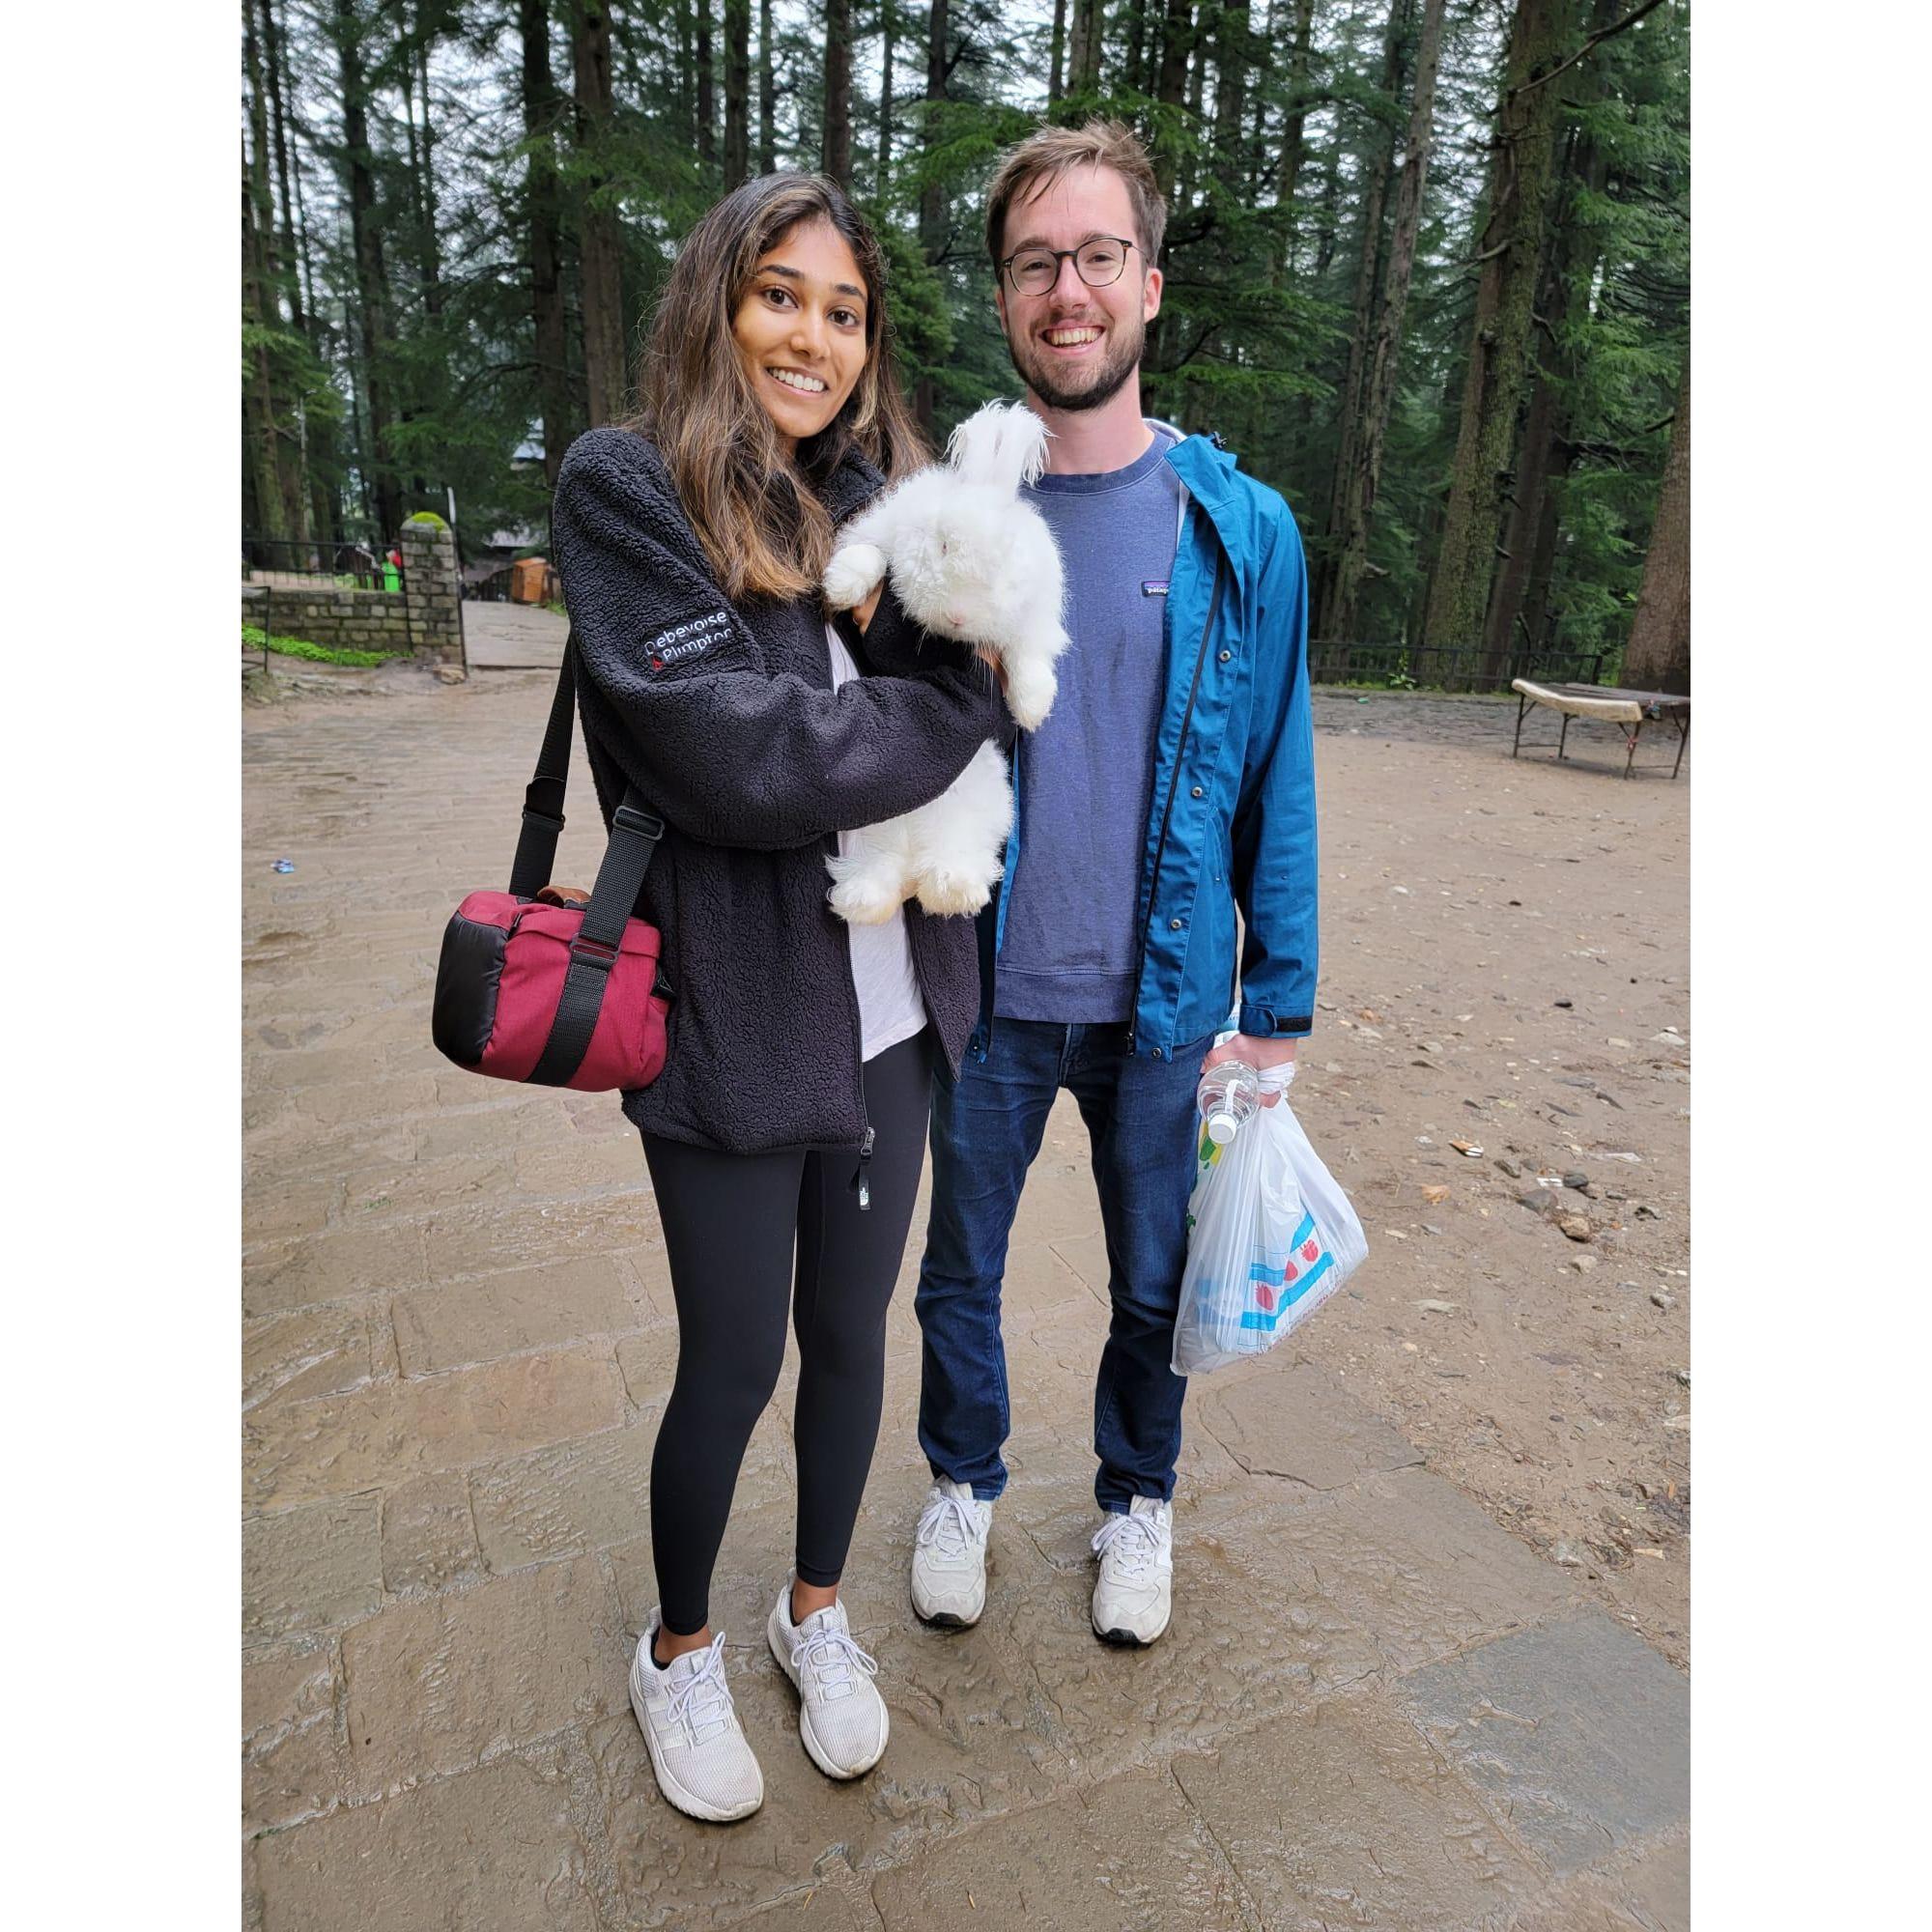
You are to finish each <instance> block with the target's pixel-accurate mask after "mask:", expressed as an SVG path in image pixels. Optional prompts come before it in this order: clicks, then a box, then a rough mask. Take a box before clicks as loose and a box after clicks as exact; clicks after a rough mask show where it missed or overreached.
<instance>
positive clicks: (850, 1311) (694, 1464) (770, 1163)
mask: <svg viewBox="0 0 1932 1932" xmlns="http://www.w3.org/2000/svg"><path fill="white" fill-rule="evenodd" d="M931 1040H932V1034H931V1030H930V1029H929V1028H928V1029H927V1031H926V1032H924V1033H923V1034H920V1035H919V1036H917V1037H915V1038H912V1039H908V1040H903V1041H901V1042H900V1043H899V1044H898V1045H897V1046H894V1047H888V1048H887V1049H886V1051H885V1052H884V1053H881V1054H879V1055H878V1056H877V1057H876V1058H874V1059H872V1060H869V1061H867V1063H866V1071H865V1081H866V1112H867V1118H868V1119H869V1120H870V1122H871V1124H872V1129H873V1147H872V1157H871V1159H870V1161H869V1162H868V1163H867V1168H866V1173H867V1179H868V1181H869V1186H870V1194H871V1204H872V1205H871V1207H870V1208H867V1209H866V1210H864V1211H862V1210H861V1209H860V1207H859V1196H858V1193H857V1191H856V1189H855V1188H854V1187H853V1186H852V1178H853V1175H854V1174H855V1173H856V1171H857V1169H858V1165H859V1154H858V1150H857V1149H856V1148H851V1147H845V1148H823V1149H808V1148H798V1149H793V1150H790V1151H784V1152H780V1153H765V1154H732V1153H719V1152H716V1151H712V1150H710V1149H708V1148H696V1147H688V1146H686V1145H684V1144H683V1143H682V1142H677V1141H667V1140H660V1139H658V1138H657V1137H655V1136H653V1135H650V1134H646V1135H645V1136H644V1158H645V1159H646V1161H647V1162H648V1163H649V1165H650V1171H651V1187H652V1190H653V1191H654V1192H655V1194H656V1196H657V1204H658V1217H659V1219H660V1220H661V1221H662V1223H663V1224H664V1233H665V1250H666V1253H667V1256H668V1259H669V1262H670V1280H671V1293H672V1294H673V1295H674V1296H675V1298H676V1301H677V1329H678V1342H677V1379H676V1380H675V1382H674V1383H673V1384H672V1386H671V1392H670V1402H669V1405H668V1406H667V1407H666V1409H665V1415H664V1421H663V1423H662V1424H661V1425H660V1427H659V1429H658V1440H657V1447H656V1450H655V1451H654V1452H653V1454H652V1457H651V1553H652V1556H653V1558H654V1559H655V1561H656V1564H657V1573H658V1593H659V1596H660V1598H661V1600H662V1604H663V1612H664V1621H665V1627H666V1629H667V1630H668V1631H669V1632H671V1634H673V1635H677V1636H689V1635H690V1634H692V1633H693V1632H695V1631H698V1630H702V1629H703V1627H704V1626H705V1624H706V1623H708V1622H709V1621H710V1610H709V1607H708V1604H709V1597H710V1592H711V1569H712V1565H713V1564H714V1563H715V1562H716V1561H717V1560H718V1546H719V1544H720V1543H721V1542H722V1541H723V1540H724V1536H725V1518H726V1517H727V1516H728V1515H729V1514H730V1509H731V1492H732V1491H733V1490H734V1489H735V1488H736V1487H737V1483H738V1464H739V1463H740V1462H741V1461H742V1460H743V1458H744V1454H745V1445H746V1443H747V1442H749V1441H750V1440H751V1437H752V1430H753V1427H754V1426H755V1424H756V1423H757V1420H758V1417H759V1415H760V1414H761V1413H762V1412H763V1410H764V1407H765V1405H766V1404H767V1403H769V1402H770V1401H771V1399H772V1391H773V1390H774V1389H775V1388H776V1387H777V1386H778V1379H779V1370H780V1368H781V1366H782V1364H783V1361H784V1331H785V1299H786V1293H787V1291H789V1293H790V1299H791V1319H792V1326H793V1328H794V1329H795V1330H796V1332H797V1335H798V1352H799V1362H800V1367H799V1378H798V1400H797V1402H796V1404H795V1405H794V1406H793V1409H792V1438H793V1441H794V1444H795V1446H796V1449H797V1453H798V1549H797V1564H798V1575H799V1579H800V1580H801V1581H802V1582H806V1583H812V1584H817V1585H820V1586H821V1587H829V1586H830V1585H832V1584H834V1583H836V1582H838V1577H839V1573H840V1572H841V1571H842V1570H843V1569H844V1567H845V1552H846V1549H847V1548H848V1547H849V1546H850V1544H851V1541H852V1525H853V1524H854V1522H856V1521H857V1520H858V1516H859V1497H860V1495H861V1493H862V1492H863V1491H864V1490H865V1487H866V1476H867V1471H868V1470H869V1469H870V1468H871V1464H872V1447H873V1444H874V1443H875V1442H876V1441H877V1439H878V1434H879V1407H880V1404H881V1402H882V1400H883V1397H884V1391H885V1377H886V1306H887V1304H888V1303H889V1302H890V1301H891V1300H892V1295H893V1285H894V1283H895V1281H896V1280H897V1278H898V1271H899V1264H900V1262H901V1261H902V1260H903V1259H904V1256H905V1244H906V1231H907V1229H908V1227H909V1226H910V1225H911V1222H912V1205H913V1197H914V1195H915V1194H917V1193H918V1191H919V1176H920V1168H921V1165H922V1163H923V1159H924V1155H925V1128H926V1114H927V1109H928V1107H929V1105H930V1094H931V1090H930V1078H931V1061H930V1058H929V1055H930V1053H932V1052H933V1051H936V1050H937V1049H936V1047H934V1046H932V1045H931V1044H930V1042H931ZM794 1236H796V1237H797V1240H796V1247H797V1262H796V1269H795V1271H794V1263H793V1237H794Z"/></svg>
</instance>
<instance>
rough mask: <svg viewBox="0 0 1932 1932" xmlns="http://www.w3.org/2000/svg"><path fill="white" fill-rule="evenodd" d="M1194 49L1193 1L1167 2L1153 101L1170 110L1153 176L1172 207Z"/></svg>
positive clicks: (1158, 143) (1159, 137)
mask: <svg viewBox="0 0 1932 1932" xmlns="http://www.w3.org/2000/svg"><path fill="white" fill-rule="evenodd" d="M1193 47H1194V6H1193V0H1167V6H1166V12H1165V13H1164V14H1163V16H1162V19H1161V32H1160V71H1159V73H1158V75H1157V76H1156V77H1155V80H1154V99H1156V100H1157V101H1158V102H1159V103H1160V105H1161V106H1162V107H1163V108H1164V109H1166V110H1168V111H1167V112H1165V113H1163V114H1162V115H1161V117H1160V120H1159V123H1158V130H1157V132H1156V134H1155V137H1154V143H1153V173H1154V180H1155V182H1156V183H1157V184H1158V185H1159V187H1160V192H1161V196H1162V198H1163V199H1164V200H1166V201H1167V202H1169V203H1170V204H1172V202H1173V200H1174V185H1175V173H1176V156H1177V155H1178V154H1179V128H1178V125H1177V124H1178V122H1179V111H1180V108H1181V107H1182V105H1183V104H1184V103H1185V101H1186V99H1187V56H1188V55H1189V53H1191V52H1192V51H1193Z"/></svg>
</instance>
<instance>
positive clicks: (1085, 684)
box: [912, 121, 1316, 1643]
mask: <svg viewBox="0 0 1932 1932" xmlns="http://www.w3.org/2000/svg"><path fill="white" fill-rule="evenodd" d="M1165 222H1166V210H1165V208H1164V206H1163V204H1162V201H1161V197H1160V191H1159V189H1158V187H1157V186H1156V185H1155V181H1154V175H1153V170H1152V168H1151V166H1150V164H1149V161H1148V157H1147V155H1146V153H1145V151H1144V150H1143V149H1142V148H1141V146H1140V144H1139V143H1138V142H1137V141H1136V140H1135V139H1134V137H1133V135H1132V134H1131V133H1130V132H1129V131H1128V130H1127V129H1126V128H1122V127H1121V126H1119V125H1118V124H1115V123H1111V122H1098V121H1096V122H1090V123H1089V124H1088V125H1087V126H1086V127H1084V128H1078V129H1073V128H1046V129H1042V130H1041V131H1040V132H1038V133H1036V134H1034V135H1033V136H1031V137H1030V138H1029V139H1027V140H1026V141H1023V142H1022V143H1020V145H1019V146H1018V147H1016V148H1015V149H1013V150H1012V151H1010V152H1009V154H1008V155H1007V156H1006V157H1005V159H1004V161H1003V163H1002V165H1001V167H1000V170H999V172H998V174H997V175H996V176H995V178H994V181H993V185H992V188H991V190H990V195H989V199H988V203H987V221H986V229H987V244H988V248H989V250H990V253H991V255H992V259H993V267H994V272H995V274H996V276H997V278H998V279H997V284H996V288H995V294H994V300H995V303H996V305H997V307H998V310H999V315H1000V321H1001V324H1002V325H1003V327H1005V330H1006V335H1007V345H1008V348H1009V352H1010V354H1011V355H1012V360H1013V366H1014V367H1015V368H1016V369H1017V370H1018V371H1019V373H1020V375H1021V377H1022V378H1023V379H1024V381H1025V383H1026V385H1027V392H1028V397H1027V399H1028V402H1029V404H1030V405H1031V407H1032V408H1033V409H1034V410H1036V411H1037V412H1038V413H1039V414H1040V416H1042V417H1043V418H1044V419H1045V422H1046V424H1047V427H1048V428H1049V429H1050V430H1051V431H1052V440H1051V441H1050V442H1049V444H1048V473H1047V474H1046V475H1045V476H1043V477H1042V478H1041V479H1040V481H1039V483H1038V485H1037V487H1036V488H1035V489H1034V491H1033V492H1032V500H1033V501H1034V503H1035V504H1036V505H1037V508H1038V509H1039V510H1040V511H1041V513H1042V514H1043V515H1044V516H1045V517H1046V519H1047V522H1048V523H1049V524H1050V525H1051V526H1052V528H1053V531H1054V535H1055V536H1056V538H1057V539H1058V540H1059V543H1060V548H1061V553H1062V554H1063V556H1064V558H1065V566H1066V584H1067V601H1066V624H1067V629H1068V631H1069V633H1070V634H1071V637H1072V639H1073V642H1072V648H1071V649H1070V650H1069V651H1067V653H1066V654H1065V656H1064V657H1063V658H1062V659H1061V661H1060V666H1059V674H1060V696H1059V698H1058V700H1057V701H1056V703H1055V706H1054V710H1053V713H1052V715H1051V717H1049V718H1048V719H1047V721H1046V723H1045V724H1044V725H1042V726H1041V727H1040V729H1039V730H1038V732H1037V733H1036V734H1034V735H1033V736H1031V737H1030V738H1026V739H1023V740H1022V741H1021V743H1020V745H1019V746H1018V748H1017V750H1016V753H1015V759H1014V789H1015V801H1014V803H1015V808H1016V814H1017V815H1016V819H1015V824H1014V830H1013V834H1012V838H1011V839H1010V840H1009V844H1008V847H1007V871H1006V879H1005V883H1004V885H1003V887H1002V889H1001V892H1000V894H999V895H998V897H997V898H996V899H995V901H994V903H993V904H992V905H990V906H989V907H988V908H987V910H986V912H985V913H984V914H983V915H982V916H981V921H980V974H981V989H980V1022H979V1026H978V1029H977V1031H976V1032H975V1034H974V1035H973V1037H972V1040H971V1043H970V1044H969V1046H968V1048H967V1053H966V1059H965V1063H964V1065H962V1067H961V1069H960V1074H959V1078H958V1080H957V1081H956V1082H955V1081H952V1080H949V1079H948V1078H947V1077H946V1073H945V1069H944V1068H943V1067H942V1068H941V1070H940V1073H939V1076H938V1078H937V1079H936V1081H935V1083H934V1093H933V1111H932V1176H933V1188H932V1210H931V1218H930V1221H929V1224H928V1227H927V1233H926V1246H925V1254H924V1259H923V1263H922V1264H921V1268H920V1280H919V1293H918V1301H917V1307H918V1313H919V1320H920V1326H921V1329H922V1331H923V1337H924V1352H923V1380H922V1388H921V1401H920V1426H919V1435H920V1445H921V1447H922V1448H923V1450H924V1451H925V1455H926V1459H927V1461H928V1463H930V1464H931V1468H932V1474H933V1480H934V1486H933V1489H932V1491H931V1492H930V1494H929V1495H928V1497H927V1501H926V1505H925V1509H924V1512H923V1515H922V1517H921V1520H920V1525H919V1533H918V1538H917V1541H916V1547H915V1549H914V1554H913V1566H912V1593H913V1605H914V1607H915V1608H916V1609H917V1610H918V1612H919V1614H920V1615H921V1616H923V1617H924V1618H926V1619H928V1620H929V1621H931V1622H934V1623H944V1624H953V1625H964V1624H971V1623H973V1622H974V1621H975V1620H976V1619H977V1618H978V1617H979V1615H980V1610H981V1608H982V1607H983V1605H984V1603H985V1594H986V1544H987V1537H988V1533H989V1530H990V1527H991V1522H992V1516H993V1504H994V1501H995V1500H996V1499H997V1498H998V1496H999V1495H1000V1493H1001V1492H1002V1490H1003V1489H1004V1488H1005V1486H1006V1476H1007V1472H1006V1467H1005V1465H1004V1464H1003V1463H1002V1462H1001V1460H1000V1449H1001V1445H1002V1444H1003V1443H1004V1441H1005V1440H1006V1437H1007V1434H1008V1430H1009V1421H1010V1418H1009V1411H1008V1403H1007V1373H1006V1357H1005V1353H1004V1350H1003V1349H1002V1346H1001V1340H1000V1283H1001V1277H1002V1275H1003V1273H1004V1271H1005V1266H1006V1256H1007V1242H1008V1237H1009V1234H1010V1232H1011V1229H1012V1223H1013V1216H1014V1213H1015V1211H1016V1210H1017V1208H1018V1206H1019V1198H1020V1190H1021V1188H1022V1186H1023V1185H1024V1183H1025V1179H1026V1174H1027V1169H1028V1168H1029V1166H1030V1165H1031V1164H1032V1162H1033V1158H1034V1156H1035V1155H1036V1154H1037V1152H1038V1151H1039V1145H1040V1139H1041V1135H1042V1133H1043V1132H1044V1129H1045V1126H1046V1119H1047V1114H1048V1112H1049V1110H1050V1109H1051V1107H1052V1105H1053V1102H1054V1097H1055V1095H1056V1094H1058V1093H1059V1091H1060V1090H1061V1089H1062V1088H1063V1087H1064V1088H1066V1089H1067V1090H1068V1091H1070V1092H1071V1093H1072V1094H1074V1096H1075V1098H1076V1099H1077V1100H1078V1102H1079V1106H1080V1111H1081V1115H1082V1117H1083V1118H1084V1119H1085V1121H1086V1122H1087V1128H1088V1132H1089V1135H1090V1136H1091V1139H1092V1145H1093V1158H1094V1179H1095V1181H1096V1183H1097V1185H1098V1188H1099V1194H1100V1210H1101V1220H1102V1223H1103V1226H1104V1228H1105V1231H1106V1239H1107V1259H1108V1266H1109V1270H1110V1280H1109V1291H1110V1294H1111V1299H1112V1303H1113V1313H1112V1318H1111V1321H1110V1325H1109V1331H1108V1336H1107V1341H1106V1345H1105V1347H1104V1349H1103V1350H1102V1351H1101V1355H1100V1367H1099V1375H1098V1378H1097V1380H1096V1383H1095V1386H1094V1453H1095V1455H1096V1456H1097V1457H1098V1459H1099V1469H1098V1472H1097V1474H1096V1476H1095V1479H1094V1495H1095V1497H1096V1499H1097V1500H1098V1502H1099V1505H1100V1509H1101V1518H1100V1527H1099V1530H1098V1533H1097V1534H1096V1535H1095V1536H1094V1548H1095V1550H1096V1551H1097V1552H1098V1553H1099V1556H1100V1569H1099V1577H1098V1579H1097V1581H1096V1583H1095V1585H1094V1632H1095V1634H1097V1635H1099V1636H1100V1637H1102V1638H1103V1639H1105V1640H1107V1641H1110V1642H1117V1643H1151V1642H1152V1641H1153V1639H1154V1638H1156V1637H1157V1636H1159V1635H1160V1634H1161V1633H1162V1632H1163V1631H1164V1630H1165V1629H1166V1628H1167V1623H1168V1615H1169V1605H1170V1598H1171V1585H1172V1577H1173V1535H1174V1526H1173V1495H1174V1470H1175V1463H1176V1460H1177V1458H1178V1456H1179V1448H1180V1408H1181V1399H1182V1397H1183V1396H1184V1394H1185V1393H1186V1387H1187V1384H1186V1381H1185V1379H1184V1378H1181V1377H1179V1376H1176V1375H1175V1374H1174V1373H1173V1372H1172V1371H1171V1370H1170V1369H1169V1367H1168V1362H1169V1359H1170V1351H1171V1349H1172V1345H1173V1329H1174V1317H1175V1311H1176V1308H1177V1306H1178V1303H1179V1288H1180V1277H1181V1271H1182V1268H1183V1266H1184V1265H1185V1263H1186V1259H1187V1220H1186V1210H1187V1197H1188V1194H1189V1191H1190V1188H1191V1186H1192V1182H1193V1177H1194V1161H1193V1149H1194V1135H1195V1130H1196V1115H1195V1098H1194V1095H1195V1085H1196V1082H1197V1080H1198V1078H1199V1075H1200V1070H1201V1067H1202V1065H1203V1064H1204V1061H1205V1058H1206V1054H1207V1051H1208V1047H1209V1046H1210V1045H1211V1043H1212V1041H1213V1038H1214V1036H1215V1035H1216V1034H1217V1033H1219V1032H1221V1031H1223V1030H1225V1028H1226V1027H1227V1026H1228V1025H1229V1024H1230V1023H1231V1022H1230V1019H1229V1003H1230V1000H1231V998H1235V997H1236V957H1235V953H1236V912H1237V911H1238V913H1239V915H1240V917H1241V919H1242V921H1243V923H1244V926H1245V933H1244V939H1243V943H1242V946H1241V956H1240V973H1239V986H1238V999H1237V1024H1238V1027H1239V1032H1238V1034H1237V1036H1236V1038H1235V1039H1234V1040H1233V1041H1232V1042H1230V1048H1229V1050H1231V1051H1232V1052H1234V1053H1236V1054H1237V1055H1238V1056H1239V1057H1240V1058H1242V1059H1244V1060H1247V1061H1249V1062H1251V1063H1252V1064H1253V1065H1256V1066H1258V1067H1260V1066H1270V1065H1277V1064H1279V1063H1280V1062H1283V1061H1287V1060H1292V1059H1293V1056H1294V1050H1295V1041H1296V1040H1297V1039H1298V1038H1300V1037H1304V1036H1305V1035H1306V1034H1307V1033H1308V1031H1309V1028H1310V1026H1311V1023H1312V1021H1311V1015H1312V1013H1313V1010H1314V1005H1315V965H1316V918H1315V885H1316V880H1315V872H1316V847H1315V787H1314V762H1313V741H1312V735H1311V727H1310V721H1309V707H1308V683H1307V668H1306V659H1307V605H1306V591H1305V579H1304V574H1303V568H1302V556H1301V543H1300V538H1299V536H1298V534H1297V532H1296V529H1295V525H1294V519H1293V516H1292V515H1291V514H1290V513H1289V509H1288V506H1287V505H1286V504H1285V503H1284V502H1283V501H1282V499H1281V497H1279V496H1277V495H1276V494H1275V493H1274V492H1273V491H1272V490H1270V489H1267V488H1266V487H1265V486H1264V485H1262V484H1260V483H1257V482H1255V481H1254V480H1253V479H1252V478H1250V477H1247V476H1243V475H1242V474H1241V473H1240V471H1239V470H1238V469H1236V463H1235V459H1234V458H1233V457H1232V456H1231V455H1228V454H1226V453H1224V452H1223V451H1222V449H1221V447H1220V444H1219V439H1218V438H1217V439H1215V440H1212V441H1209V440H1206V439H1203V438H1200V437H1187V438H1183V437H1181V436H1180V435H1179V432H1178V431H1175V430H1173V429H1170V428H1168V427H1167V426H1166V425H1164V424H1159V423H1154V422H1150V421H1148V420H1147V419H1145V418H1144V417H1143V416H1142V414H1141V397H1140V361H1141V355H1142V350H1143V347H1144V344H1145V342H1146V335H1147V325H1148V324H1149V323H1150V322H1151V321H1152V320H1153V318H1154V316H1155V315H1156V314H1158V312H1159V309H1160V295H1161V274H1160V270H1159V269H1158V267H1157V266H1156V264H1157V262H1158V260H1159V256H1160V244H1161V233H1162V229H1163V227H1164V226H1165Z"/></svg>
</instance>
